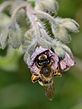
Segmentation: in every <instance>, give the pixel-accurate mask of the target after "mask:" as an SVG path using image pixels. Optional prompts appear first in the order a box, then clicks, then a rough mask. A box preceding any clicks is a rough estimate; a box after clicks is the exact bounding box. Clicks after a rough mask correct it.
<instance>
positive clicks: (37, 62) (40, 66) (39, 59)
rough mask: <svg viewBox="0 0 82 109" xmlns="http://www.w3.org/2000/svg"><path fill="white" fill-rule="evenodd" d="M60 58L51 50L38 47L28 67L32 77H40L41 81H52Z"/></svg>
mask: <svg viewBox="0 0 82 109" xmlns="http://www.w3.org/2000/svg"><path fill="white" fill-rule="evenodd" d="M58 62H59V59H58V56H57V55H56V54H55V53H54V52H52V51H51V50H50V49H47V48H43V47H41V46H40V47H37V48H36V49H35V51H34V52H33V54H32V56H31V58H30V63H29V65H28V67H29V68H30V70H31V72H32V75H36V76H38V77H39V78H38V79H40V80H41V81H47V79H48V81H50V80H51V79H52V78H53V76H54V73H55V70H56V69H57V67H58Z"/></svg>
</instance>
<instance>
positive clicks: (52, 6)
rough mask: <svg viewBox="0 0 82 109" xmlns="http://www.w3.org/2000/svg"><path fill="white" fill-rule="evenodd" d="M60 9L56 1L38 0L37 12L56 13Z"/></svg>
mask: <svg viewBox="0 0 82 109" xmlns="http://www.w3.org/2000/svg"><path fill="white" fill-rule="evenodd" d="M58 8H59V7H58V3H57V1H56V0H36V5H35V10H41V11H45V12H49V13H56V12H57V11H58Z"/></svg>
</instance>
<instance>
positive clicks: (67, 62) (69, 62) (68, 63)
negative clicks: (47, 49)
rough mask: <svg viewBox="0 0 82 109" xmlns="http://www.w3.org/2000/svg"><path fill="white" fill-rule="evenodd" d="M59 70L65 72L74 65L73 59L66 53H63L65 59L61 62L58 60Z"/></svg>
mask: <svg viewBox="0 0 82 109" xmlns="http://www.w3.org/2000/svg"><path fill="white" fill-rule="evenodd" d="M59 63H60V68H61V70H63V71H64V70H65V71H67V70H69V69H70V68H71V67H72V66H74V65H75V61H74V59H73V58H72V57H71V56H70V55H69V54H68V53H67V52H65V57H64V58H63V59H62V60H60V62H59Z"/></svg>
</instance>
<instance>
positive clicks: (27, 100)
mask: <svg viewBox="0 0 82 109" xmlns="http://www.w3.org/2000/svg"><path fill="white" fill-rule="evenodd" d="M0 1H1V0H0ZM59 5H60V10H59V12H58V16H60V17H70V18H73V19H75V20H76V21H77V22H78V23H79V24H80V32H79V33H78V34H73V35H72V42H71V44H69V46H70V47H71V49H72V51H73V53H74V55H75V56H76V57H77V58H79V60H78V62H77V64H76V66H75V67H73V68H72V69H71V70H70V71H69V72H66V73H65V74H64V75H63V77H62V78H60V77H56V78H55V79H54V80H55V90H54V91H55V97H54V99H53V101H49V100H48V98H47V97H46V96H45V94H44V90H43V89H42V87H41V86H40V85H39V84H37V83H36V84H32V82H31V79H30V78H31V73H30V72H29V70H28V68H27V65H26V64H25V63H24V61H23V56H20V54H19V53H18V52H17V51H16V50H9V53H7V50H6V49H7V48H6V49H5V50H1V49H0V109H82V62H81V60H82V0H59Z"/></svg>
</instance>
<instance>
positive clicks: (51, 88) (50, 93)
mask: <svg viewBox="0 0 82 109" xmlns="http://www.w3.org/2000/svg"><path fill="white" fill-rule="evenodd" d="M44 89H45V94H46V96H47V97H48V98H49V100H52V99H53V96H54V82H53V80H52V82H51V83H49V84H47V86H44Z"/></svg>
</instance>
